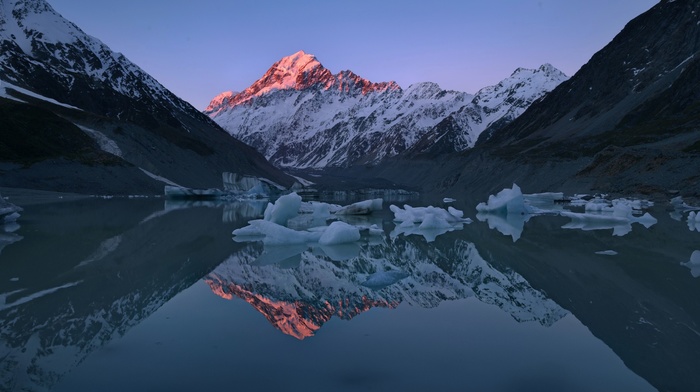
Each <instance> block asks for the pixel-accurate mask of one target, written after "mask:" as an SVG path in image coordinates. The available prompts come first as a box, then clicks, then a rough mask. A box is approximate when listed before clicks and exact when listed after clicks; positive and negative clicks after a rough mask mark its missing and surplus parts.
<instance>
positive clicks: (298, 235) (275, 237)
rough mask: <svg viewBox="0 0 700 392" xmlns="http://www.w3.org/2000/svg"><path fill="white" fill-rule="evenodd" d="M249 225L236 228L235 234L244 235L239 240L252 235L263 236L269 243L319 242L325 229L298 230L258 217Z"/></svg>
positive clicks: (253, 237) (255, 238) (265, 242)
mask: <svg viewBox="0 0 700 392" xmlns="http://www.w3.org/2000/svg"><path fill="white" fill-rule="evenodd" d="M248 223H249V225H248V226H245V227H242V228H240V229H236V230H234V231H233V234H234V235H236V236H240V237H244V238H242V239H239V240H244V241H245V240H246V238H245V237H252V238H251V240H253V239H254V240H258V239H259V238H258V237H264V238H262V242H263V243H264V244H267V245H292V244H305V243H310V242H317V241H318V240H319V238H321V236H322V234H323V231H321V230H318V231H298V230H292V229H290V228H287V227H284V226H282V225H279V224H277V223H274V222H270V221H266V220H262V219H258V220H253V221H250V222H248Z"/></svg>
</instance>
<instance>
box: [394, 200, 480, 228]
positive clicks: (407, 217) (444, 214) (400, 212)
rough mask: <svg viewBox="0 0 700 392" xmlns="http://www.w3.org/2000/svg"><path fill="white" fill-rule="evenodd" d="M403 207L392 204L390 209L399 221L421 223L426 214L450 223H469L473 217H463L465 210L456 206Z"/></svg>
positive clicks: (406, 205)
mask: <svg viewBox="0 0 700 392" xmlns="http://www.w3.org/2000/svg"><path fill="white" fill-rule="evenodd" d="M403 207H404V208H403V209H401V208H400V207H397V206H395V205H393V204H392V205H390V206H389V209H390V210H391V212H393V213H394V220H395V221H397V222H404V223H405V222H410V223H415V224H420V223H422V222H423V220H424V219H425V216H426V215H431V216H434V217H435V218H437V219H440V220H444V221H447V222H450V223H469V222H471V219H469V218H467V219H464V218H462V217H463V216H464V212H463V211H460V210H458V209H456V208H452V207H449V208H448V209H447V210H446V209H444V208H439V207H433V206H428V207H411V206H410V205H408V204H405V205H404V206H403Z"/></svg>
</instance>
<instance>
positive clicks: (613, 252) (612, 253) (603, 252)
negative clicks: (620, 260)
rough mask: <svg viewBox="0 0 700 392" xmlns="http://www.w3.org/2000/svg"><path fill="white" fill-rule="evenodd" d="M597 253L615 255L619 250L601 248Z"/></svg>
mask: <svg viewBox="0 0 700 392" xmlns="http://www.w3.org/2000/svg"><path fill="white" fill-rule="evenodd" d="M595 254H597V255H604V256H615V255H616V254H617V252H615V251H614V250H601V251H599V252H595Z"/></svg>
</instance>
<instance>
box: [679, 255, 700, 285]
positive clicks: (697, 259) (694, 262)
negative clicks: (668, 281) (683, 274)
mask: <svg viewBox="0 0 700 392" xmlns="http://www.w3.org/2000/svg"><path fill="white" fill-rule="evenodd" d="M681 265H682V266H684V267H688V269H690V274H691V275H693V278H697V277H698V276H700V250H695V251H693V253H692V254H691V255H690V260H689V261H687V262H685V263H681Z"/></svg>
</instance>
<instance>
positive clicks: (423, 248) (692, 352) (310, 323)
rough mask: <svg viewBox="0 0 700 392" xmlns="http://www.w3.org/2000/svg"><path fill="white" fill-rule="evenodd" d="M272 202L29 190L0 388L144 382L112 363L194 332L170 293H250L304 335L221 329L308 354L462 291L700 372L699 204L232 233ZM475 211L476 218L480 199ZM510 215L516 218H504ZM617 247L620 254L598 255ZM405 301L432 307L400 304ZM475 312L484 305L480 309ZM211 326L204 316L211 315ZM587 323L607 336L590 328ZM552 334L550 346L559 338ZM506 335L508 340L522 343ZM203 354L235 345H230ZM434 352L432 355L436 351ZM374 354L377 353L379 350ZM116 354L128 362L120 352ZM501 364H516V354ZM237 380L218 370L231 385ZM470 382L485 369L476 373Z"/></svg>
mask: <svg viewBox="0 0 700 392" xmlns="http://www.w3.org/2000/svg"><path fill="white" fill-rule="evenodd" d="M265 205H266V203H264V202H262V203H257V204H248V203H240V204H216V203H205V204H201V203H200V204H187V203H184V204H183V203H179V204H177V203H176V204H173V203H170V202H168V203H165V205H164V204H163V201H160V200H117V199H115V200H98V199H87V200H79V201H71V202H63V203H55V204H37V205H28V206H24V207H25V211H24V212H23V213H22V217H21V219H20V220H19V221H18V222H17V223H18V225H19V228H14V230H13V232H12V233H13V237H12V238H13V240H12V241H6V242H5V243H3V248H2V253H0V302H1V303H0V320H2V321H1V322H0V361H1V362H0V389H1V390H30V391H34V390H37V391H39V390H59V391H60V390H76V389H79V386H80V385H91V386H94V385H97V384H99V383H98V381H99V380H102V379H104V380H109V382H111V383H113V386H111V387H110V388H113V390H119V388H121V389H124V388H127V389H134V388H135V389H144V387H143V385H146V384H134V383H137V382H138V381H137V380H138V378H137V377H132V378H129V377H120V378H119V379H118V380H115V379H113V376H112V375H113V374H121V373H120V371H127V369H128V367H129V365H130V363H132V362H138V361H136V360H135V359H136V357H138V356H144V357H148V356H149V355H151V353H153V352H155V351H154V349H153V348H148V347H142V346H139V345H135V346H134V345H130V343H129V342H130V341H131V340H133V339H134V338H133V337H134V336H141V335H142V334H146V336H153V339H157V338H156V337H157V336H159V335H161V334H163V333H167V332H168V331H171V330H172V331H173V332H175V331H178V324H172V323H166V322H165V321H164V320H165V316H162V315H161V314H163V312H164V310H163V309H166V310H167V312H169V313H166V314H170V315H173V314H178V315H180V317H183V318H186V317H187V316H188V313H196V312H193V311H192V310H191V309H190V310H187V308H186V307H181V306H182V305H181V304H182V301H195V299H196V301H195V305H193V306H196V307H197V308H198V309H218V311H219V312H222V313H221V314H219V315H218V316H216V317H218V318H225V317H227V316H226V315H225V313H226V309H227V308H228V309H231V311H233V310H234V309H238V308H237V307H235V306H233V305H234V303H236V301H235V299H236V298H241V299H242V300H244V301H245V302H242V303H243V304H246V303H247V304H250V305H252V306H253V308H254V309H255V311H253V313H255V314H256V315H257V316H258V317H259V314H257V313H256V312H260V313H262V314H263V315H264V317H265V319H266V320H267V322H269V323H271V324H272V325H273V326H274V327H275V328H277V329H279V330H280V331H282V332H284V334H287V335H289V336H292V337H293V338H295V339H289V338H288V337H287V336H285V335H282V334H279V333H278V332H276V331H275V330H273V329H270V331H269V333H268V334H263V335H260V336H257V335H256V334H252V335H250V334H248V335H245V334H244V335H240V336H238V335H236V334H220V335H216V336H212V337H211V339H215V340H217V341H231V344H232V345H234V346H235V345H236V344H238V343H235V342H239V343H240V342H242V341H243V340H245V339H248V340H250V342H249V343H248V344H250V345H252V347H255V345H256V344H260V345H261V344H263V343H262V342H263V340H265V339H272V336H271V335H270V334H277V335H280V336H281V337H284V338H285V339H287V340H291V341H294V342H298V340H297V339H299V340H301V339H304V340H303V346H294V345H289V344H287V343H285V342H284V341H280V340H279V339H273V340H274V341H276V342H278V343H276V344H278V345H279V350H288V354H289V355H292V356H295V355H302V354H301V352H308V350H311V349H312V348H314V347H316V348H315V349H314V350H319V349H320V348H318V346H317V345H315V344H314V343H313V342H314V341H316V340H319V339H320V340H322V341H324V342H326V343H331V342H332V341H333V339H334V336H335V334H337V333H339V330H338V327H337V326H336V327H335V329H334V328H333V327H328V328H329V330H328V331H329V333H328V334H322V333H321V332H322V330H325V328H324V325H331V324H332V322H331V321H332V319H333V318H337V319H338V320H352V321H351V322H349V323H345V324H343V325H347V327H343V329H345V328H347V329H348V330H352V329H353V328H354V327H353V326H355V325H357V326H359V325H363V328H365V329H366V328H368V327H371V328H375V329H376V331H377V333H379V331H380V330H381V329H382V328H384V327H386V328H395V329H396V330H401V329H405V328H409V329H410V326H409V324H412V323H417V324H420V322H421V321H419V320H417V319H416V320H411V319H406V318H405V316H406V315H410V314H414V313H415V314H421V315H422V316H420V317H430V320H429V321H430V323H431V325H432V326H433V328H436V330H440V327H439V326H441V325H443V326H447V325H450V323H452V322H453V319H454V317H456V316H458V315H455V314H454V313H451V312H454V309H459V307H451V306H447V305H448V304H450V303H461V302H460V301H464V300H465V299H469V300H472V301H474V300H478V301H480V303H483V304H485V305H484V306H487V307H492V308H494V309H496V308H497V309H500V312H505V314H507V315H508V316H506V317H507V318H509V319H511V320H516V321H517V322H520V323H522V324H521V325H522V326H523V327H525V326H528V325H529V326H537V327H538V328H541V329H542V330H544V331H546V330H556V329H557V325H560V324H561V323H562V322H564V323H565V324H567V325H568V324H570V323H571V322H572V321H571V320H576V321H575V322H576V323H578V320H580V321H581V322H582V323H583V325H585V326H586V327H587V330H586V329H585V328H584V329H583V330H584V331H590V333H592V334H593V335H594V336H595V338H598V339H601V340H602V341H603V342H604V343H605V344H606V345H607V346H609V347H610V348H611V349H612V350H613V351H614V352H615V354H616V355H617V356H619V358H620V359H621V360H622V361H623V362H624V365H625V366H626V367H628V368H629V369H631V370H632V371H633V372H635V373H637V374H638V375H640V376H641V377H643V378H644V379H646V380H647V381H648V382H649V383H651V384H652V385H653V386H654V387H655V388H658V389H660V390H692V389H693V388H694V387H695V386H697V385H700V375H698V374H697V372H696V364H697V363H700V354H698V353H700V335H699V334H698V333H697V331H700V326H698V324H699V323H700V305H699V304H698V301H696V299H697V298H698V297H699V295H700V280H699V279H696V278H694V277H693V274H692V272H693V271H694V269H693V264H692V261H693V260H694V259H692V256H691V255H693V254H694V253H693V252H694V251H696V250H698V248H700V246H698V241H700V237H698V232H696V231H691V230H689V229H688V225H687V223H686V222H685V220H684V218H683V219H680V220H676V219H677V218H678V217H677V216H676V217H675V218H674V215H673V214H668V213H667V212H666V211H664V210H665V208H666V207H663V206H659V207H658V209H657V210H656V211H653V213H652V214H653V215H654V216H655V217H657V218H658V219H659V222H658V224H656V225H654V226H653V227H650V228H648V229H643V228H642V229H636V228H635V230H633V231H631V232H630V233H628V234H627V235H625V236H624V237H614V236H613V235H612V231H611V230H595V231H582V230H566V229H562V226H563V225H565V224H567V222H568V221H569V219H567V218H564V217H560V216H535V217H532V218H530V219H529V220H524V221H523V227H522V228H518V230H519V232H518V234H517V241H516V242H513V241H514V239H515V238H514V237H513V236H512V235H511V232H512V230H511V231H507V230H506V232H507V233H504V234H506V235H504V234H501V232H499V231H497V230H491V229H489V224H488V222H474V223H472V224H469V225H465V226H464V228H463V229H462V230H460V231H452V232H449V233H446V234H443V235H440V236H438V237H437V238H436V239H435V241H433V242H427V241H426V239H425V238H423V237H422V236H415V235H413V236H406V235H398V236H391V235H390V233H391V232H392V230H393V229H394V223H393V222H392V217H391V214H389V213H388V212H386V211H385V212H384V213H379V214H375V215H373V216H371V217H369V218H368V219H369V220H368V221H365V222H363V223H371V224H377V225H378V226H379V227H381V228H383V230H384V233H385V235H383V236H372V237H370V236H363V237H362V239H361V241H360V242H358V243H357V244H351V245H350V246H343V247H320V246H316V245H311V246H307V245H303V246H295V247H271V246H263V244H262V243H256V242H252V243H236V242H234V241H232V239H231V231H232V230H233V229H235V228H238V227H242V226H244V225H245V224H246V222H247V221H248V220H250V219H255V218H258V217H259V216H260V215H261V213H262V211H263V210H264V207H265ZM471 211H473V210H471ZM465 212H466V213H467V216H469V215H471V216H472V217H473V216H474V214H473V212H472V213H471V214H470V209H469V208H466V209H465ZM354 219H363V218H354ZM518 225H519V223H518ZM494 227H496V228H498V227H500V228H501V229H503V225H502V224H501V225H495V226H494ZM57 228H60V229H57ZM606 250H612V251H615V252H617V254H616V255H612V256H611V255H610V254H612V253H608V254H597V253H596V252H600V251H606ZM202 280H203V281H204V282H205V283H206V284H207V285H208V287H209V288H210V289H211V290H212V291H213V292H214V293H216V294H217V295H218V296H220V297H223V298H227V299H232V300H233V301H222V302H224V303H225V304H229V306H227V307H224V308H221V305H217V304H215V303H214V302H211V301H215V300H219V297H218V296H215V295H211V294H210V295H209V296H208V297H204V298H200V297H196V296H194V294H195V293H196V292H197V287H198V285H199V284H201V283H199V282H202ZM175 297H177V298H180V299H181V300H180V301H175ZM219 301H220V300H219ZM246 306H248V305H246ZM406 306H408V309H411V308H413V309H423V310H425V311H423V312H412V311H411V312H407V311H406V310H404V311H402V310H401V309H407V308H406ZM374 308H385V309H393V310H391V311H389V312H388V314H387V315H386V316H382V317H381V320H382V321H381V322H382V323H383V324H381V325H380V324H372V320H373V318H372V317H370V318H367V317H357V316H358V315H361V314H364V313H371V314H375V312H368V310H370V309H374ZM397 308H398V309H397ZM450 309H452V310H450ZM426 312H428V313H426ZM569 312H570V313H569ZM392 314H395V315H396V316H391V315H392ZM571 314H573V316H575V319H572V315H571ZM428 315H429V316H428ZM567 315H568V316H567ZM463 316H464V318H465V320H469V317H470V315H469V314H466V315H463ZM168 317H171V316H168ZM231 317H234V318H235V317H236V315H231ZM241 317H242V315H241ZM460 317H461V316H460ZM474 317H476V316H474ZM355 318H358V319H360V318H361V319H362V321H359V320H358V321H355ZM394 318H395V321H393V322H392V319H394ZM158 320H161V321H158ZM426 321H427V320H426ZM466 322H467V323H469V321H466ZM474 322H477V320H476V319H474ZM368 323H369V324H368ZM387 323H388V324H387ZM407 323H408V324H407ZM153 325H157V327H154V326H153ZM212 327H213V326H209V325H202V324H201V323H200V324H199V327H198V329H199V330H202V331H211V328H212ZM233 327H234V326H233V325H231V328H233ZM492 327H493V328H495V329H499V328H500V327H498V326H496V325H494V326H492ZM164 328H166V329H165V330H164ZM464 328H465V329H468V325H467V324H465V325H464ZM273 331H274V332H273ZM137 332H138V333H137ZM264 332H265V331H260V333H264ZM182 333H185V332H182ZM202 333H204V334H205V335H206V332H202ZM586 333H587V334H589V332H586ZM140 334H141V335H140ZM321 335H323V336H321ZM311 336H313V337H312V338H310V339H305V338H308V337H311ZM543 336H546V334H543ZM337 338H340V335H338V337H337ZM463 338H464V339H469V337H468V336H464V337H463ZM579 338H580V339H584V338H585V339H593V340H596V339H595V338H594V337H593V336H591V335H590V334H589V335H588V336H587V337H583V336H581V337H579ZM182 339H183V340H182V341H183V342H186V341H199V340H202V339H206V337H205V336H204V337H203V336H202V335H201V334H197V335H191V336H190V335H185V336H183V337H182ZM237 339H243V340H237ZM258 339H261V340H258ZM431 339H438V340H439V337H433V338H431ZM307 342H308V343H307ZM338 343H339V342H338ZM356 343H357V344H361V342H360V341H357V342H356ZM426 343H429V342H426ZM168 344H170V345H175V346H174V347H178V346H177V344H179V343H177V342H171V343H168ZM182 344H184V343H182ZM331 344H332V343H331ZM540 344H542V345H543V346H542V348H543V349H545V348H546V347H545V346H544V345H546V344H547V343H546V341H542V342H540ZM458 346H459V344H456V345H455V347H458ZM110 347H120V349H119V350H115V349H114V348H112V349H110ZM127 347H132V351H129V350H126V348H127ZM199 347H200V348H201V347H204V346H202V345H201V344H200V345H199ZM295 347H297V348H295ZM502 349H503V350H504V351H503V352H500V353H498V352H496V353H493V355H496V356H500V357H502V358H507V357H509V356H511V355H513V353H512V352H510V351H509V350H508V349H507V348H502ZM139 350H140V351H139ZM202 350H204V348H202ZM295 350H302V351H300V352H296V351H295ZM203 353H204V354H203V355H206V356H211V357H213V358H216V357H217V355H224V356H225V357H226V358H227V360H228V359H230V357H229V355H228V354H226V353H218V354H217V352H216V351H204V352H203ZM370 354H371V353H370ZM417 354H421V353H417ZM463 354H464V355H468V354H469V353H467V352H465V353H463ZM472 354H474V355H483V353H482V354H479V353H478V352H474V353H472ZM421 355H426V356H428V358H429V354H428V353H427V352H425V353H423V354H421ZM445 355H455V356H456V355H457V353H452V354H449V353H445ZM370 357H371V355H370ZM370 357H365V360H366V361H370V362H371V361H372V359H371V358H370ZM187 358H188V357H187V356H185V357H181V356H173V355H170V356H168V357H163V358H159V361H165V362H163V363H164V364H166V363H169V361H173V365H172V366H176V365H177V364H179V366H192V367H193V369H198V368H197V367H196V364H194V363H191V362H186V361H187ZM222 359H223V358H222ZM307 359H309V358H307ZM337 360H339V359H336V361H337ZM570 360H571V361H577V360H578V361H585V360H586V359H584V358H583V357H581V358H578V359H577V358H576V357H575V356H572V358H571V359H570ZM102 361H108V363H110V364H112V363H113V362H114V363H116V364H117V365H113V366H118V368H114V367H112V368H110V367H108V366H107V367H105V366H104V364H102ZM109 361H112V362H109ZM177 361H185V362H184V365H183V364H182V363H180V362H177ZM220 362H222V363H225V362H226V361H220ZM101 364H102V365H101ZM259 364H260V365H262V366H264V365H265V364H264V363H259ZM368 364H369V363H368ZM388 365H389V364H387V363H384V365H382V364H378V363H375V364H374V366H379V367H381V366H388ZM443 365H444V364H443ZM209 366H211V364H209ZM316 366H322V365H320V364H317V365H316ZM426 366H427V365H426ZM435 366H438V365H435ZM503 366H505V365H503ZM443 367H444V366H443ZM166 368H167V367H166ZM99 369H102V370H99ZM104 369H108V370H104ZM324 369H325V368H323V367H321V368H319V369H317V371H318V372H324ZM407 369H408V368H407ZM326 370H328V371H330V369H326ZM199 371H202V369H199ZM424 371H425V372H426V373H425V375H424V377H428V379H430V377H431V374H432V373H431V372H435V374H437V373H439V372H440V370H439V367H435V368H434V369H433V368H425V369H424ZM501 371H505V372H506V375H507V371H508V370H507V368H505V369H501ZM96 372H97V373H96ZM616 372H618V373H617V374H619V379H620V380H623V379H628V378H629V376H625V375H623V373H624V372H623V371H622V370H619V371H616ZM88 374H89V375H88ZM151 374H152V377H154V379H153V380H151V381H150V384H148V385H155V386H158V385H171V382H170V381H168V380H166V379H159V378H158V377H159V376H158V373H157V371H156V370H155V368H153V369H152V373H151ZM168 374H172V373H168ZM240 376H241V377H242V379H243V378H244V377H243V376H242V375H240ZM170 377H172V376H170ZM175 377H176V378H175V379H177V376H175ZM455 377H456V376H455ZM475 377H476V376H475ZM224 379H225V378H224V377H222V378H221V380H220V382H219V383H216V382H215V380H211V381H210V382H213V383H214V385H217V386H223V385H225V382H224V381H225V380H224ZM319 380H320V379H319ZM459 380H460V379H458V378H455V379H453V380H452V379H445V378H444V377H443V378H442V379H441V380H440V382H441V383H448V384H440V385H443V386H445V385H446V386H448V387H449V385H452V386H453V387H456V386H465V385H464V384H460V383H461V381H459ZM180 381H182V382H184V380H180ZM307 381H308V380H307ZM481 381H483V382H486V381H485V380H481ZM608 381H609V382H610V380H608ZM105 382H106V381H105ZM129 382H131V383H132V384H127V383H129ZM241 382H243V381H241ZM258 382H260V380H259V379H258ZM318 382H320V381H318ZM329 382H330V381H329ZM450 382H453V383H454V384H449V383H450ZM596 382H598V383H600V382H603V383H604V381H591V384H590V385H589V386H592V385H596V386H601V384H596ZM119 383H122V384H119ZM635 383H636V381H635ZM471 384H473V385H480V381H479V380H477V379H472V380H471ZM471 384H470V385H471ZM139 385H141V386H140V387H139ZM242 385H245V384H242ZM260 385H263V384H260ZM299 385H301V384H299ZM319 385H320V384H319ZM331 385H334V386H337V385H336V384H331ZM604 385H605V384H603V386H604ZM611 385H612V384H611ZM615 385H617V384H615ZM635 385H637V384H635ZM639 385H641V384H639ZM261 388H262V387H261ZM545 389H546V388H545ZM582 389H583V390H587V387H585V386H584V387H582ZM591 389H593V388H591ZM596 389H597V390H601V389H602V390H605V389H606V388H596Z"/></svg>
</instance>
